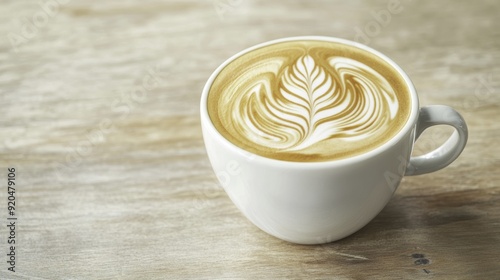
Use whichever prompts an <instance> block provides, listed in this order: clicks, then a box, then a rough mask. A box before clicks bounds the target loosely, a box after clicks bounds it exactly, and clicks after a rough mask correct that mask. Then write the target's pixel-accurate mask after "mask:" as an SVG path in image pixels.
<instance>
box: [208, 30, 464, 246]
mask: <svg viewBox="0 0 500 280" xmlns="http://www.w3.org/2000/svg"><path fill="white" fill-rule="evenodd" d="M290 40H323V41H329V42H339V43H343V44H347V45H352V46H354V47H356V48H360V49H363V50H366V51H368V52H370V53H372V54H374V55H376V56H378V57H380V58H382V59H383V60H385V61H386V62H387V63H389V64H390V65H391V66H392V67H393V68H394V69H395V70H396V71H398V72H399V73H400V74H401V76H402V77H403V78H404V80H405V81H406V86H407V87H408V92H409V94H410V98H411V104H412V107H411V112H410V116H409V118H408V121H407V122H406V124H405V125H404V127H403V128H402V129H401V131H399V133H397V134H396V135H395V136H394V137H392V139H390V140H389V141H387V142H386V143H385V144H383V145H381V146H379V147H377V148H375V149H373V150H370V151H368V152H366V153H364V154H361V155H357V156H353V157H350V158H346V159H341V160H332V161H327V162H290V161H281V160H276V159H271V158H266V157H262V156H259V155H255V154H252V153H250V152H248V151H245V150H243V149H241V148H239V147H237V146H235V145H234V144H232V143H231V142H229V141H228V140H227V139H225V138H224V137H223V136H222V135H221V134H220V133H219V132H218V131H217V129H216V128H215V126H214V125H213V123H212V122H211V120H210V117H209V115H208V110H207V98H208V92H209V90H210V87H211V85H212V82H213V81H214V79H215V77H216V76H217V74H218V73H219V72H220V71H221V70H222V69H223V68H224V67H225V66H226V65H227V64H228V63H230V62H231V61H233V60H234V59H235V58H237V57H239V56H241V55H242V54H244V53H247V52H251V51H252V50H254V49H256V48H260V47H262V46H266V45H270V44H274V43H278V42H285V41H290ZM441 124H444V125H450V126H452V127H453V128H454V129H455V131H454V132H453V134H452V135H451V136H450V138H449V139H448V140H447V141H446V142H445V143H444V144H443V145H441V146H440V147H438V148H437V149H436V150H434V151H431V152H430V153H428V154H425V155H422V156H418V157H412V156H411V152H412V149H413V145H414V142H415V140H416V138H418V137H419V136H420V134H421V133H422V132H423V131H424V130H425V129H426V128H428V127H430V126H434V125H441ZM201 125H202V130H203V137H204V141H205V146H206V150H207V153H208V157H209V159H210V162H211V164H212V167H213V169H214V171H215V173H216V175H217V177H218V178H219V181H220V183H221V184H222V186H223V188H224V189H225V191H226V193H227V194H228V195H229V197H230V198H231V200H232V201H233V202H234V204H235V205H236V206H237V207H238V208H239V209H240V211H241V212H242V213H243V214H244V215H245V216H246V217H247V218H248V219H249V220H250V221H252V222H253V223H254V224H255V225H256V226H258V227H259V228H261V229H262V230H263V231H265V232H267V233H269V234H271V235H274V236H275V237H278V238H281V239H283V240H287V241H290V242H294V243H301V244H320V243H327V242H331V241H335V240H338V239H341V238H343V237H346V236H348V235H350V234H352V233H354V232H355V231H357V230H359V229H360V228H362V227H363V226H365V225H366V224H367V223H368V222H370V221H371V220H372V219H373V218H374V217H375V216H376V215H377V214H378V213H379V212H380V211H381V210H382V208H384V206H385V205H386V204H387V202H388V201H389V199H390V198H391V196H392V195H393V193H394V191H395V190H396V189H397V187H398V186H399V183H400V182H401V179H402V178H403V176H405V175H419V174H424V173H428V172H433V171H436V170H439V169H441V168H443V167H445V166H447V165H448V164H450V163H451V162H453V161H454V160H455V159H456V158H457V157H458V156H459V154H460V153H461V152H462V150H463V149H464V147H465V144H466V142H467V135H468V133H467V125H466V124H465V121H464V119H463V118H462V117H461V116H460V114H459V113H457V112H456V111H455V110H454V109H452V108H450V107H448V106H443V105H434V106H427V107H422V108H419V103H418V96H417V93H416V91H415V87H414V86H413V84H412V82H411V81H410V79H409V78H408V76H407V75H406V73H404V72H403V70H402V69H401V68H400V67H399V66H398V65H397V64H396V63H394V62H393V61H392V60H391V59H389V58H388V57H387V56H385V55H383V54H381V53H380V52H378V51H376V50H373V49H371V48H369V47H367V46H364V45H362V44H359V43H356V42H351V41H348V40H344V39H338V38H332V37H320V36H307V37H293V38H284V39H279V40H275V41H270V42H266V43H263V44H260V45H257V46H254V47H252V48H249V49H246V50H244V51H242V52H240V53H238V54H236V55H234V56H233V57H231V58H229V59H228V60H226V61H225V62H224V63H223V64H222V65H221V66H219V67H218V68H217V69H216V70H215V72H214V73H213V74H212V76H211V77H210V78H209V79H208V81H207V83H206V85H205V88H204V89H203V93H202V97H201Z"/></svg>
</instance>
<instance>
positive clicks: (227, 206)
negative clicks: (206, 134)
mask: <svg viewBox="0 0 500 280" xmlns="http://www.w3.org/2000/svg"><path fill="white" fill-rule="evenodd" d="M38 2H39V1H13V0H12V1H4V2H2V4H1V8H0V34H1V40H0V106H1V107H0V112H1V118H0V132H1V134H0V135H1V138H0V168H1V169H0V170H1V172H0V174H1V175H0V182H1V185H2V188H1V192H0V201H1V203H0V213H1V215H0V221H1V223H0V224H2V226H1V227H0V252H1V257H0V278H1V279H98V278H102V279H184V278H191V279H196V278H201V279H222V278H232V279H234V278H239V279H294V278H296V279H305V278H308V279H333V278H337V279H378V278H386V279H391V278H393V279H399V278H405V279H426V278H433V279H434V278H435V279H492V278H496V277H498V275H500V263H499V259H500V185H499V182H500V180H499V179H500V172H499V170H500V148H499V145H498V139H499V137H500V133H499V131H500V122H499V114H500V113H499V110H500V82H499V79H500V66H499V65H500V63H499V62H500V28H499V25H498V15H499V14H500V4H499V3H498V1H410V0H407V1H405V0H401V1H399V2H398V1H396V2H394V1H286V2H285V1H250V0H239V1H236V0H231V1H229V0H216V1H180V0H179V1H132V0H130V1H95V0H94V1H78V2H77V1H69V0H65V1H63V0H60V1H59V2H55V0H43V1H42V3H49V4H50V3H52V6H50V5H49V6H50V7H45V8H42V7H41V6H40V5H39V3H38ZM54 3H56V4H55V5H54ZM377 18H378V21H377ZM296 35H327V36H337V37H343V38H347V39H351V40H352V39H356V40H358V41H360V42H362V43H365V44H368V45H370V46H372V47H374V48H376V49H378V50H380V51H382V52H384V53H386V54H387V55H389V56H390V57H391V58H393V59H394V60H395V61H397V62H398V63H399V64H400V65H401V66H402V68H403V69H405V71H407V73H408V74H409V75H410V76H411V77H412V80H413V82H414V83H415V85H416V87H417V89H418V91H419V94H420V97H421V103H422V105H427V104H446V105H451V106H454V107H455V108H457V109H458V110H459V111H460V112H461V113H462V114H463V115H464V117H465V118H466V120H467V121H468V124H469V128H470V139H469V143H468V146H467V148H466V150H465V151H464V153H463V154H462V156H461V157H460V158H459V159H458V160H457V161H456V162H454V163H453V164H452V165H451V166H449V167H448V168H446V169H444V170H442V171H439V172H436V173H433V174H429V175H424V176H418V177H409V178H405V180H404V182H403V184H402V185H401V187H400V188H399V189H398V191H397V192H396V194H395V196H394V198H393V199H392V200H391V202H390V203H389V205H388V206H387V207H386V208H385V209H384V210H383V211H382V212H381V213H380V214H379V215H378V216H377V217H376V218H375V219H374V220H373V221H372V222H371V223H370V224H369V225H368V226H366V227H365V228H363V229H362V230H360V231H359V232H357V233H356V234H354V235H352V236H350V237H348V238H345V239H343V240H341V241H338V242H335V243H331V244H327V245H322V246H300V245H294V244H290V243H287V242H284V241H280V240H278V239H276V238H274V237H271V236H269V235H267V234H265V233H264V232H262V231H260V230H259V229H257V228H256V227H255V226H253V225H252V224H251V223H250V222H248V221H247V220H246V219H245V218H244V217H243V216H242V215H241V214H240V213H239V212H238V211H237V209H236V208H235V207H234V206H233V204H232V203H231V202H230V200H229V199H228V197H227V196H226V194H225V193H224V192H223V190H222V189H221V188H220V187H219V186H218V185H217V183H216V179H215V176H214V174H213V172H212V170H211V168H210V165H209V162H208V159H207V156H206V153H205V150H204V146H203V141H202V137H201V133H200V123H199V119H198V118H199V114H198V103H199V98H200V93H201V89H202V87H203V85H204V83H205V81H206V79H207V78H208V76H209V75H210V73H211V72H212V71H213V70H214V69H215V68H216V67H217V66H218V65H219V64H220V63H221V62H222V61H223V60H224V59H226V58H227V57H229V56H230V55H232V54H234V53H236V52H238V51H240V50H242V49H244V48H246V47H249V46H252V45H255V44H257V43H261V42H264V41H267V40H271V39H276V38H280V37H287V36H296ZM444 136H445V135H444V134H443V133H442V131H441V130H439V129H434V130H431V131H428V132H427V133H426V134H425V135H424V136H423V138H422V139H421V141H420V142H419V143H418V146H417V147H416V152H417V153H421V152H423V151H424V150H426V149H430V148H432V147H436V146H437V145H438V144H439V143H440V141H442V139H443V137H444ZM8 167H15V168H16V178H17V185H16V203H17V204H16V213H15V214H16V217H17V218H18V220H17V221H16V231H15V234H16V257H17V258H16V267H15V270H16V272H15V273H12V272H10V271H8V270H7V268H8V266H9V264H8V263H7V262H6V261H7V258H8V257H7V256H6V254H7V253H8V249H9V246H8V244H7V239H8V236H9V235H10V232H9V230H8V228H7V227H6V225H7V224H8V222H7V217H8V213H7V168H8ZM4 224H5V225H4Z"/></svg>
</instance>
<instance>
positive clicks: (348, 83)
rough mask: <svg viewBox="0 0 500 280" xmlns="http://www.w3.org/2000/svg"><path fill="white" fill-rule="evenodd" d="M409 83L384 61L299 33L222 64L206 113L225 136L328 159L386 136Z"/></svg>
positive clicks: (263, 149) (264, 151) (403, 116)
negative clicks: (300, 36) (300, 37)
mask: <svg viewBox="0 0 500 280" xmlns="http://www.w3.org/2000/svg"><path fill="white" fill-rule="evenodd" d="M410 100H411V99H410V94H409V92H408V88H407V85H406V83H405V81H404V79H403V78H402V77H401V76H400V74H399V73H398V72H397V71H396V70H395V69H393V68H392V67H391V66H390V65H389V64H388V63H387V62H386V61H384V60H383V59H381V58H379V57H378V56H376V55H374V54H371V53H369V52H367V51H365V50H362V49H359V48H356V47H353V46H349V45H345V44H341V43H334V42H327V41H316V40H298V41H288V42H281V43H275V44H272V45H268V46H264V47H261V48H258V49H255V50H252V51H250V52H247V53H245V54H243V55H241V56H239V57H238V58H236V59H234V60H233V61H231V62H230V63H229V64H227V65H226V66H225V67H224V68H223V69H222V70H221V71H220V73H219V74H218V75H217V77H216V78H215V80H214V82H213V83H212V85H211V87H210V89H209V94H208V113H209V115H210V119H211V121H212V122H213V124H214V125H215V127H216V129H217V130H218V131H219V132H220V133H221V134H222V135H223V136H224V137H225V138H226V139H228V140H229V141H230V142H232V143H233V144H235V145H236V146H238V147H240V148H243V149H245V150H247V151H250V152H252V153H255V154H258V155H261V156H264V157H268V158H273V159H278V160H285V161H300V162H307V161H330V160H336V159H343V158H348V157H352V156H355V155H359V154H362V153H365V152H367V151H369V150H372V149H374V148H376V147H378V146H380V145H382V144H383V143H385V142H387V141H388V140H390V139H391V138H392V137H394V135H395V134H397V132H398V131H400V130H401V128H402V127H403V126H404V124H405V123H406V121H407V119H408V116H409V113H410V107H411V104H410V103H411V101H410Z"/></svg>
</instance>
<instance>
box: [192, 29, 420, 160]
mask: <svg viewBox="0 0 500 280" xmlns="http://www.w3.org/2000/svg"><path fill="white" fill-rule="evenodd" d="M290 41H325V42H333V43H340V44H345V45H349V46H353V47H355V48H359V49H362V50H365V51H368V52H370V53H372V54H374V55H376V56H378V57H379V58H381V59H383V60H384V61H385V62H387V63H388V64H389V65H390V66H391V67H392V68H393V69H394V70H396V71H397V72H398V74H399V75H401V77H402V78H403V80H404V82H405V84H406V86H407V88H408V92H409V94H410V96H411V106H410V108H411V109H410V115H409V116H408V119H407V120H406V123H405V124H404V126H403V127H402V128H401V129H400V130H399V131H398V132H397V133H396V135H394V136H393V137H392V138H391V139H389V140H388V141H387V142H385V143H383V144H382V145H380V146H378V147H376V148H374V149H372V150H369V151H367V152H365V153H362V154H359V155H355V156H352V157H347V158H342V159H332V160H327V161H312V162H306V161H287V160H280V159H274V158H269V157H265V156H261V155H259V154H256V153H253V152H250V151H248V150H245V149H243V148H240V147H239V146H237V145H235V144H233V143H232V142H231V141H229V140H228V139H226V138H225V137H224V136H223V135H222V134H221V133H220V132H219V131H218V130H217V128H216V127H215V126H214V124H213V123H212V120H211V119H210V116H209V114H208V93H209V91H210V88H211V86H212V83H213V82H214V80H215V78H216V77H217V76H218V75H219V73H220V72H221V71H222V69H224V68H225V67H226V66H227V65H228V64H229V63H231V62H232V61H234V60H235V59H236V58H238V57H240V56H242V55H243V54H246V53H248V52H251V51H253V50H256V49H258V48H262V47H265V46H269V45H273V44H277V43H282V42H290ZM418 112H419V100H418V95H417V92H416V89H415V86H414V85H413V83H412V81H411V80H410V78H409V76H408V75H407V74H406V73H405V72H404V71H403V69H402V68H401V67H400V66H399V65H398V64H396V62H394V61H393V60H392V59H390V58H389V57H388V56H386V55H385V54H383V53H381V52H379V51H377V50H375V49H373V48H371V47H368V46H366V45H364V44H361V43H358V42H355V41H351V40H347V39H343V38H337V37H329V36H295V37H285V38H280V39H275V40H271V41H266V42H263V43H260V44H257V45H254V46H252V47H249V48H246V49H244V50H242V51H240V52H238V53H236V54H234V55H233V56H231V57H229V58H228V59H226V60H225V61H224V62H223V63H222V64H221V65H219V66H218V67H217V68H216V69H215V71H214V72H213V73H212V74H211V75H210V77H209V78H208V80H207V82H206V83H205V86H204V87H203V91H202V95H201V101H200V117H201V122H202V129H203V130H205V129H207V130H208V131H207V132H209V133H210V134H212V135H214V136H215V137H216V138H217V141H220V142H221V143H222V144H224V146H225V147H227V148H228V149H230V150H232V151H234V152H236V153H238V154H241V155H246V156H247V157H248V158H249V159H250V158H251V160H252V161H256V162H261V163H266V164H271V165H281V166H286V167H290V168H293V167H298V168H317V167H335V166H345V165H348V164H352V163H357V162H361V161H363V160H367V159H369V158H373V157H375V156H377V155H379V154H381V153H383V152H384V151H386V150H388V149H389V148H390V147H392V146H394V145H395V144H397V143H399V142H400V141H401V139H402V138H403V137H404V136H405V135H406V134H407V133H408V132H409V131H410V130H411V129H412V128H413V127H414V126H415V124H416V120H417V118H418Z"/></svg>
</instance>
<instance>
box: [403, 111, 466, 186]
mask: <svg viewBox="0 0 500 280" xmlns="http://www.w3.org/2000/svg"><path fill="white" fill-rule="evenodd" d="M440 124H445V125H451V126H452V127H453V128H455V131H454V132H453V134H452V135H451V136H450V138H448V140H446V142H445V143H444V144H443V145H441V146H440V147H438V148H437V149H435V150H434V151H431V152H429V153H427V154H425V155H421V156H417V157H413V156H412V157H411V158H410V161H409V163H408V167H407V169H406V172H405V176H412V175H420V174H425V173H430V172H434V171H437V170H439V169H442V168H444V167H446V166H448V165H449V164H450V163H452V162H453V161H454V160H455V159H456V158H457V157H458V156H459V155H460V153H462V151H463V149H464V147H465V144H466V143H467V138H468V130H467V124H465V120H464V119H463V118H462V116H461V115H460V114H459V113H458V112H457V111H455V110H454V109H453V108H451V107H448V106H444V105H432V106H426V107H422V108H420V112H419V116H418V121H417V126H416V131H415V133H416V134H415V141H416V140H417V139H418V137H420V135H421V134H422V132H423V131H424V130H426V129H427V128H429V127H431V126H434V125H440Z"/></svg>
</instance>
